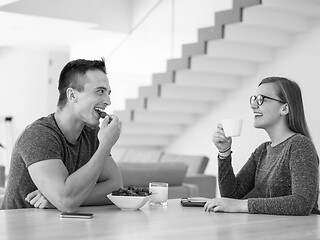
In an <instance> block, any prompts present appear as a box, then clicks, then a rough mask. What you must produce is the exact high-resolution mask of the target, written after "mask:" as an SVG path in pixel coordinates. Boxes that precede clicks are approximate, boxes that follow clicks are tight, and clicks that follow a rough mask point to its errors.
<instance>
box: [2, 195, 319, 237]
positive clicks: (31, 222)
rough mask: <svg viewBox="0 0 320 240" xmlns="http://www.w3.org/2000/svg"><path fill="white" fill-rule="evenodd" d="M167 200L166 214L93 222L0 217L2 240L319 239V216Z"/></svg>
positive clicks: (104, 213)
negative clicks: (211, 208)
mask: <svg viewBox="0 0 320 240" xmlns="http://www.w3.org/2000/svg"><path fill="white" fill-rule="evenodd" d="M179 201H180V200H179V199H172V200H169V202H168V206H167V207H166V208H157V207H149V206H148V204H146V205H145V206H144V207H143V208H142V209H141V210H138V211H130V210H119V209H118V208H117V207H115V206H100V207H85V208H81V209H79V212H80V211H81V212H93V213H94V217H93V218H92V219H60V217H59V214H60V212H59V211H58V210H53V209H50V210H49V209H46V210H41V209H21V210H1V211H0V239H1V240H5V239H10V240H15V239H28V240H37V239H41V240H47V239H57V240H63V239H77V240H78V239H130V240H135V239H139V240H141V239H148V240H151V239H152V240H153V239H183V240H187V239H192V240H198V239H228V240H230V239H237V240H239V239H240V240H241V239H246V240H248V239H259V240H261V239H272V240H275V239H308V240H310V239H320V216H317V215H311V216H303V217H295V216H272V215H254V214H243V213H213V212H204V211H203V210H202V208H186V207H181V206H180V202H179Z"/></svg>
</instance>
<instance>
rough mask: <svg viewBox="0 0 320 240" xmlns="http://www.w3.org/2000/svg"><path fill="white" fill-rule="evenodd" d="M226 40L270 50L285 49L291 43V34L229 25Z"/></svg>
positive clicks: (242, 25) (237, 24)
mask: <svg viewBox="0 0 320 240" xmlns="http://www.w3.org/2000/svg"><path fill="white" fill-rule="evenodd" d="M224 39H225V40H226V41H231V42H241V43H249V44H250V43H251V44H255V45H262V46H265V47H270V48H284V47H287V46H289V45H290V43H291V37H290V35H289V34H286V33H283V32H281V31H276V30H271V29H266V28H261V27H258V26H253V25H245V24H241V23H235V24H230V25H227V26H226V27H225V38H224Z"/></svg>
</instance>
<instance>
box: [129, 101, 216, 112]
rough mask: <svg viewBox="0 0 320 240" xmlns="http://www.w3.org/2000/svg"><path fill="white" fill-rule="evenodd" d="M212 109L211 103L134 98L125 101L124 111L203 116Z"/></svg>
mask: <svg viewBox="0 0 320 240" xmlns="http://www.w3.org/2000/svg"><path fill="white" fill-rule="evenodd" d="M212 107H213V104H212V103H209V102H203V101H202V102H201V101H191V100H176V99H164V98H162V99H161V98H150V99H148V98H136V99H127V100H126V109H135V110H144V109H148V110H150V111H155V112H170V113H172V112H174V113H192V114H203V113H207V112H209V111H211V109H212Z"/></svg>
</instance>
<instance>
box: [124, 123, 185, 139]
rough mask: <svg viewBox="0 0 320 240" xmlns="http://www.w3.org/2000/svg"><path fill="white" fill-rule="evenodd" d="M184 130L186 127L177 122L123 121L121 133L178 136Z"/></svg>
mask: <svg viewBox="0 0 320 240" xmlns="http://www.w3.org/2000/svg"><path fill="white" fill-rule="evenodd" d="M183 130H184V127H183V126H182V125H177V124H168V123H136V122H130V123H129V122H126V123H122V129H121V133H123V134H138V135H139V134H143V135H166V136H177V135H179V134H181V133H182V131H183Z"/></svg>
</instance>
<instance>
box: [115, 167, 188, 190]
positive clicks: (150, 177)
mask: <svg viewBox="0 0 320 240" xmlns="http://www.w3.org/2000/svg"><path fill="white" fill-rule="evenodd" d="M117 165H118V168H119V170H120V172H121V175H122V179H123V185H124V187H128V186H130V185H134V186H141V187H148V186H149V183H150V182H167V183H168V184H169V187H170V186H179V185H182V183H183V181H184V178H185V176H186V173H187V170H188V165H186V164H185V163H180V162H172V163H169V162H164V163H161V162H157V163H137V162H119V163H117Z"/></svg>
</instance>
